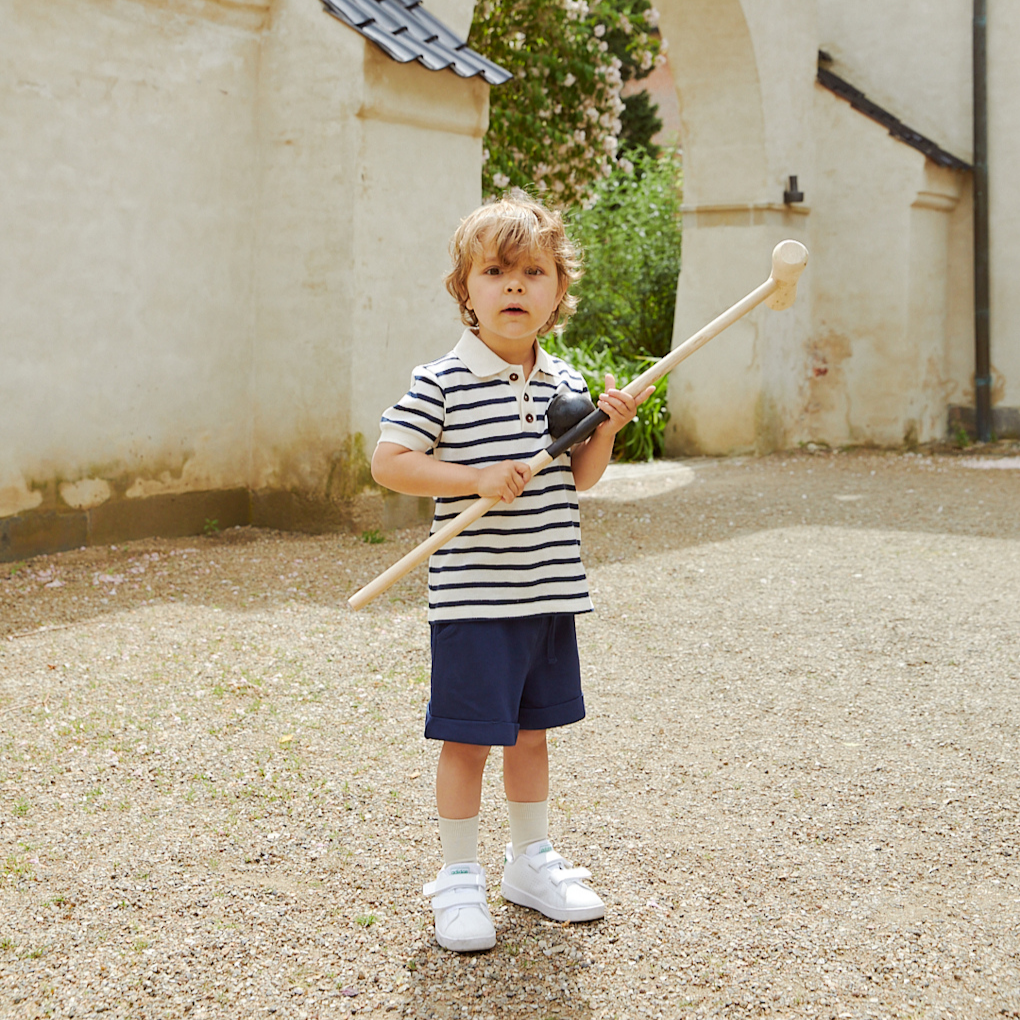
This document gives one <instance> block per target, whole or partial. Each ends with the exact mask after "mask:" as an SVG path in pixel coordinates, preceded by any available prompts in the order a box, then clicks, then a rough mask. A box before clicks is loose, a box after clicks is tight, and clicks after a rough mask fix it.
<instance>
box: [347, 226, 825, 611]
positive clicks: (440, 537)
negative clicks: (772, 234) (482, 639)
mask: <svg viewBox="0 0 1020 1020" xmlns="http://www.w3.org/2000/svg"><path fill="white" fill-rule="evenodd" d="M807 260H808V251H807V248H805V247H804V245H802V244H801V243H800V241H780V243H779V244H777V245H776V247H775V249H774V250H773V252H772V272H771V274H770V275H769V278H768V279H767V280H766V281H765V282H764V283H763V284H762V285H761V286H760V287H757V288H755V289H754V290H753V291H751V293H750V294H748V295H747V297H745V298H743V299H742V300H741V301H738V302H737V303H736V304H735V305H733V307H732V308H729V309H727V310H726V311H725V312H723V313H722V315H720V316H718V318H715V319H713V320H712V321H711V322H710V323H709V324H708V325H707V326H704V327H702V328H701V329H699V330H698V332H697V333H695V334H694V335H693V336H692V337H689V338H688V339H687V340H685V341H684V342H683V343H682V344H681V345H680V346H679V347H676V348H674V349H673V350H672V351H670V353H669V354H667V355H666V356H665V357H664V358H660V359H659V360H658V361H657V362H655V364H654V365H651V366H649V368H648V369H646V370H645V371H644V372H642V373H641V375H639V376H638V377H637V378H636V379H634V380H633V381H632V382H630V383H628V384H627V385H626V386H624V387H623V390H624V392H625V393H629V394H630V395H631V396H632V397H637V396H638V395H639V394H640V393H641V392H642V391H643V390H645V389H647V388H648V387H649V386H651V385H652V383H654V382H657V381H658V380H659V379H661V378H662V377H663V376H664V375H666V374H667V373H669V372H671V371H672V370H673V369H674V368H676V366H677V365H679V364H680V362H681V361H683V360H684V359H685V358H689V357H690V356H691V355H692V354H693V353H694V352H695V351H696V350H698V349H699V348H701V347H704V346H705V344H707V343H708V341H709V340H711V339H712V338H713V337H715V336H718V335H719V334H720V333H721V332H722V331H723V330H724V329H726V328H727V327H728V326H732V325H733V323H735V322H736V321H737V320H738V319H740V318H743V316H745V315H747V313H748V312H749V311H751V309H753V308H756V307H757V306H758V305H760V304H761V303H762V302H763V301H764V302H765V303H766V304H767V305H768V306H769V308H772V309H775V310H776V311H781V310H783V309H784V308H789V307H790V306H791V305H792V304H793V302H794V300H795V298H796V296H797V280H798V279H799V278H800V274H801V273H802V272H803V271H804V267H805V266H806V265H807ZM606 419H607V416H606V415H605V414H604V413H603V412H602V411H600V410H598V408H596V409H595V410H594V411H592V412H591V413H590V414H588V415H586V416H585V417H584V418H583V419H582V420H581V421H580V422H578V423H577V424H576V425H575V426H574V427H573V428H572V429H570V430H569V431H568V432H565V433H564V434H563V435H562V436H560V438H559V439H557V440H556V441H555V442H553V443H552V445H551V446H549V447H548V448H547V449H545V450H542V451H541V452H540V453H536V454H535V456H534V457H532V458H531V460H529V461H528V462H527V464H528V467H529V468H530V469H531V474H532V476H534V475H537V474H538V473H539V471H541V470H542V469H543V468H545V467H548V466H549V464H551V463H552V462H553V461H554V460H555V459H556V458H557V457H558V456H559V455H560V454H561V453H563V452H564V451H565V450H568V449H569V448H570V447H571V446H573V445H574V444H575V443H580V442H582V441H584V440H585V439H587V438H588V436H590V435H591V434H592V433H593V432H594V431H595V429H597V428H598V426H599V425H600V424H601V423H602V422H604V421H606ZM499 501H500V500H499V497H498V496H483V497H480V498H479V499H477V500H475V502H474V503H472V504H471V506H469V507H468V508H467V509H466V510H464V511H462V512H461V513H459V514H458V515H457V516H456V517H454V519H453V520H452V521H447V522H446V524H444V525H443V527H441V528H440V529H439V530H438V531H437V532H435V533H434V534H432V535H429V537H428V538H427V539H426V540H425V541H424V542H422V543H421V544H420V545H417V546H415V547H414V548H413V549H412V550H411V551H410V552H409V553H408V554H407V555H406V556H404V557H402V558H401V559H399V560H397V562H396V563H394V564H393V566H392V567H390V568H389V569H387V570H385V571H383V573H381V574H380V575H379V576H378V577H377V578H376V579H375V580H374V581H371V582H369V583H368V584H366V585H365V587H364V588H362V589H360V590H359V591H356V592H355V593H354V594H353V595H352V596H351V597H350V598H349V599H348V600H347V602H348V604H349V605H350V606H351V608H352V609H361V608H362V607H363V606H366V605H367V604H368V603H369V602H371V601H372V599H374V598H375V597H376V596H377V595H381V594H382V593H383V592H384V591H386V589H387V588H389V587H390V586H391V585H393V584H396V582H397V581H399V580H400V579H401V578H402V577H403V576H404V575H405V574H408V573H410V572H411V571H412V570H414V568H415V567H416V566H418V564H419V563H422V562H423V561H424V560H427V559H428V558H429V557H430V556H431V555H432V554H433V553H434V552H435V551H436V550H437V549H439V548H441V547H442V546H444V545H445V544H446V543H447V542H448V541H449V540H450V539H451V538H453V537H454V536H455V535H459V534H460V533H461V532H462V531H463V530H464V529H465V528H466V527H468V526H469V525H471V524H474V522H475V521H477V520H478V519H479V518H480V517H483V516H484V515H485V514H487V513H488V512H489V511H490V510H491V509H492V508H493V507H494V506H495V505H496V504H497V503H498V502H499Z"/></svg>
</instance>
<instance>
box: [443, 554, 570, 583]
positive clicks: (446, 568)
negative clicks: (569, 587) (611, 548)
mask: <svg viewBox="0 0 1020 1020" xmlns="http://www.w3.org/2000/svg"><path fill="white" fill-rule="evenodd" d="M471 551H472V553H475V552H478V550H477V549H472V550H471ZM580 563H581V561H580V560H579V559H578V557H577V554H576V553H575V554H574V555H573V556H564V557H562V558H560V559H555V560H537V561H536V562H535V563H528V564H525V565H522V564H520V563H489V562H486V563H465V564H464V565H463V566H460V567H457V566H454V565H453V564H452V563H449V564H443V566H442V567H440V568H438V571H437V573H438V575H439V576H441V577H444V576H445V575H446V574H449V573H452V572H455V571H465V570H484V571H486V572H489V571H490V570H516V571H526V570H544V569H545V568H546V567H566V566H579V565H580ZM545 580H552V578H545Z"/></svg>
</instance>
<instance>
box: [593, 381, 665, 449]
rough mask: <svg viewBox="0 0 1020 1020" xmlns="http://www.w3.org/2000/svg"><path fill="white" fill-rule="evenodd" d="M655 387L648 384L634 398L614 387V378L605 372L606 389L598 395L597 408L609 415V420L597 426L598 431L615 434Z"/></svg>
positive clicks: (635, 412)
mask: <svg viewBox="0 0 1020 1020" xmlns="http://www.w3.org/2000/svg"><path fill="white" fill-rule="evenodd" d="M654 390H655V387H654V386H649V387H648V388H647V389H646V390H645V391H644V392H643V393H642V394H641V395H640V396H639V397H637V398H636V399H635V398H634V397H632V396H631V395H630V394H629V393H627V392H625V391H624V390H618V389H616V379H614V378H613V376H612V375H611V374H610V373H609V372H607V373H606V389H605V392H604V393H603V394H602V396H600V397H599V401H598V409H599V410H600V411H604V412H605V413H606V414H608V415H609V421H604V422H603V423H602V424H601V425H600V426H599V431H600V432H602V431H603V430H604V431H605V433H606V434H608V435H611V436H615V435H616V433H617V432H619V431H620V429H622V428H623V426H624V425H626V424H627V422H629V421H630V420H631V419H632V418H633V417H634V415H635V414H637V409H638V404H643V403H644V402H645V401H646V400H647V399H648V398H649V397H650V396H651V395H652V393H653V392H654Z"/></svg>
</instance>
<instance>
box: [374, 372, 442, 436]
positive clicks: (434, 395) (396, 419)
mask: <svg viewBox="0 0 1020 1020" xmlns="http://www.w3.org/2000/svg"><path fill="white" fill-rule="evenodd" d="M445 417H446V401H445V398H444V394H443V389H442V387H441V386H440V385H439V381H438V380H437V379H436V377H435V376H434V375H433V374H432V372H431V371H430V370H429V369H428V368H427V367H425V366H423V365H419V366H418V368H416V369H415V370H414V373H413V375H412V377H411V388H410V389H409V390H408V391H407V393H405V394H404V396H403V397H401V398H400V400H398V401H397V402H396V403H395V404H394V405H393V406H392V407H391V408H388V409H387V410H386V411H384V412H383V416H382V420H381V422H380V434H379V442H380V443H396V444H397V445H398V446H404V447H407V449H409V450H419V451H421V452H422V453H427V452H428V451H429V450H432V449H434V448H435V446H436V444H437V443H438V442H439V437H440V435H441V434H442V431H443V422H444V420H445Z"/></svg>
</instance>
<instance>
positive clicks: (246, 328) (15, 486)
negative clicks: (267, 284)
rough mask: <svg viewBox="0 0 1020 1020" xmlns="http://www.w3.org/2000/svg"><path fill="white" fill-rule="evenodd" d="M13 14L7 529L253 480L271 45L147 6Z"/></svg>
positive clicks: (0, 171) (3, 94)
mask: <svg viewBox="0 0 1020 1020" xmlns="http://www.w3.org/2000/svg"><path fill="white" fill-rule="evenodd" d="M5 7H6V8H7V10H6V12H5V15H4V19H3V21H4V36H5V42H4V46H5V50H6V54H7V57H6V59H5V60H4V61H3V63H2V64H0V120H2V122H3V124H4V131H3V132H0V179H2V185H0V237H2V238H3V239H4V240H3V243H2V244H0V315H2V323H3V328H2V331H0V348H2V352H0V357H2V360H3V364H4V371H3V372H2V373H0V406H2V408H3V417H2V422H3V432H4V435H3V440H2V442H0V449H2V450H3V454H0V456H3V458H4V461H5V463H0V515H3V516H6V515H9V514H12V513H15V512H17V511H19V510H24V509H28V508H31V507H34V506H38V505H39V504H40V503H42V502H43V501H44V500H47V501H51V502H53V503H55V504H56V503H62V502H63V500H62V499H61V495H60V492H59V490H60V489H61V488H62V487H65V486H71V487H72V489H71V491H69V492H65V497H66V499H67V501H68V502H69V504H70V505H72V506H73V505H76V504H78V505H87V504H89V503H90V502H92V501H94V500H101V497H102V496H103V494H105V493H108V492H109V491H111V490H110V487H111V486H114V487H118V488H119V489H120V490H121V491H122V492H124V493H125V494H131V495H135V494H145V493H146V492H147V489H148V486H149V485H151V484H157V485H158V484H161V483H160V481H159V480H160V479H162V478H177V479H179V480H180V481H183V483H184V484H187V485H190V486H192V487H204V486H223V487H230V486H234V485H238V484H243V482H244V480H245V472H246V469H247V465H246V463H245V461H244V458H238V456H237V453H238V450H239V449H240V448H243V447H244V445H245V444H246V439H247V425H246V419H247V408H248V402H249V386H248V375H247V373H245V372H238V371H237V366H238V364H242V363H244V362H246V361H248V360H250V359H249V353H250V337H251V306H252V274H251V264H252V252H253V248H254V240H255V234H254V219H255V216H254V212H255V201H256V179H257V174H256V166H257V164H256V162H255V161H254V160H253V159H252V158H251V157H252V152H253V151H254V147H255V142H256V138H257V125H256V118H255V102H254V99H255V91H256V82H257V72H258V60H259V37H258V33H257V31H256V30H253V29H252V26H251V23H250V21H248V22H247V23H246V20H247V19H243V18H242V19H238V20H234V19H230V18H226V19H219V20H216V19H211V18H205V17H194V16H192V17H188V16H185V15H184V14H182V13H180V12H177V11H174V10H159V9H157V8H153V7H150V6H148V5H146V4H141V3H133V2H120V3H116V4H99V3H82V2H72V0H54V2H52V3H47V4H36V3H31V2H29V0H18V2H13V3H12V2H11V0H6V2H5ZM182 423H186V426H185V427H182ZM182 475H186V476H187V477H186V480H184V479H182ZM85 479H93V480H94V482H93V483H92V484H90V485H84V486H83V485H82V484H81V483H82V481H83V480H85Z"/></svg>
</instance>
